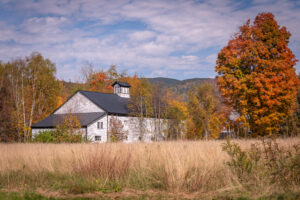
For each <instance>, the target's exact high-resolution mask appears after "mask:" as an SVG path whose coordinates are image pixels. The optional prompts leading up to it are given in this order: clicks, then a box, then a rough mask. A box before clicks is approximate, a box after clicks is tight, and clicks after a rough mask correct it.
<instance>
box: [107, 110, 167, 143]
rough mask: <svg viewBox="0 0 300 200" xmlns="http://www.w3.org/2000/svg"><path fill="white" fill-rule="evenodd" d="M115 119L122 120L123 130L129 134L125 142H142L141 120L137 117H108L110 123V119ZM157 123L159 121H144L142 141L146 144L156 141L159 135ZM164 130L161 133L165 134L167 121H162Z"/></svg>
mask: <svg viewBox="0 0 300 200" xmlns="http://www.w3.org/2000/svg"><path fill="white" fill-rule="evenodd" d="M112 117H114V118H117V119H118V120H120V121H121V122H122V124H123V126H124V127H123V130H124V131H125V132H127V134H128V137H127V140H126V141H124V142H137V141H140V136H141V134H140V128H139V118H137V117H125V116H124V117H123V116H108V123H109V121H110V119H111V118H112ZM155 122H157V119H154V118H145V119H144V122H143V123H144V125H145V130H144V134H143V137H142V141H144V142H150V141H152V140H153V139H154V137H155V134H157V130H156V129H155ZM161 124H162V128H161V132H164V131H165V130H166V128H167V126H166V120H161ZM163 135H164V134H163ZM158 139H159V140H161V139H162V138H161V137H158Z"/></svg>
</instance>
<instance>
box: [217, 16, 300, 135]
mask: <svg viewBox="0 0 300 200" xmlns="http://www.w3.org/2000/svg"><path fill="white" fill-rule="evenodd" d="M290 36H291V34H290V33H289V32H288V31H287V30H286V28H285V27H280V26H279V25H278V24H277V22H276V20H275V19H274V15H273V14H272V13H260V14H259V15H258V16H256V18H255V20H254V23H253V24H250V20H248V21H247V22H246V24H245V25H243V26H241V27H240V29H239V32H238V33H236V34H235V35H234V38H233V39H232V40H230V41H229V42H228V44H227V46H225V47H224V48H223V49H222V50H221V51H220V53H219V54H218V59H217V62H216V72H217V73H218V76H217V81H218V85H219V89H220V91H221V93H222V95H223V96H225V98H226V99H227V100H228V102H229V103H231V104H232V105H233V107H234V108H235V109H236V110H237V111H238V112H239V113H240V118H239V121H240V122H242V123H243V124H244V125H245V126H248V127H250V129H251V131H252V132H253V133H254V135H270V134H272V133H277V132H278V130H279V126H280V124H281V123H283V122H284V120H285V119H286V118H287V117H288V116H289V115H290V114H291V113H292V108H293V106H294V103H295V98H296V94H297V90H298V88H299V80H298V78H297V75H296V73H295V68H294V66H295V65H296V62H297V61H298V60H297V59H296V58H295V55H294V54H293V52H292V51H291V49H290V48H289V47H288V43H289V39H290Z"/></svg>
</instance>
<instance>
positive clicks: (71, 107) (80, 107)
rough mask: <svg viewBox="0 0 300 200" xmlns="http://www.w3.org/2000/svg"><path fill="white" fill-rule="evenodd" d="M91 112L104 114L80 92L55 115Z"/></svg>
mask: <svg viewBox="0 0 300 200" xmlns="http://www.w3.org/2000/svg"><path fill="white" fill-rule="evenodd" d="M89 112H103V110H102V109H101V108H99V107H98V106H97V105H96V104H94V103H93V102H92V101H91V100H89V99H88V98H86V97H85V96H84V95H82V94H81V93H80V92H77V93H76V94H75V95H74V96H73V97H72V98H71V99H69V100H68V101H67V102H66V103H65V104H64V105H62V106H61V107H60V108H59V109H58V110H56V111H55V112H54V114H66V113H89Z"/></svg>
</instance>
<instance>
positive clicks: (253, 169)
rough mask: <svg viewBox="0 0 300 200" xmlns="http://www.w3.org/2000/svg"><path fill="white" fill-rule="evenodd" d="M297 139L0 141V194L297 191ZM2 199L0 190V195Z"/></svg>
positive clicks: (222, 195)
mask: <svg viewBox="0 0 300 200" xmlns="http://www.w3.org/2000/svg"><path fill="white" fill-rule="evenodd" d="M299 145H300V138H288V139H277V140H276V141H271V140H267V141H264V142H262V141H259V140H233V141H231V142H229V141H227V142H226V141H224V140H223V141H220V140H219V141H174V142H172V141H170V142H157V143H156V142H155V143H133V144H125V143H105V144H84V143H83V144H38V143H12V144H4V143H1V144H0V191H2V192H8V193H9V192H16V191H18V192H20V191H23V192H28V191H33V192H35V193H38V194H41V195H43V196H46V197H53V198H73V197H74V198H75V197H77V198H81V197H82V198H83V197H86V198H87V197H88V198H93V197H103V198H127V197H128V198H129V197H130V198H131V197H132V198H134V197H136V198H138V197H139V196H144V197H145V198H144V199H153V198H155V199H159V198H162V199H164V198H177V199H180V198H182V199H194V198H197V199H236V198H239V197H245V198H253V199H255V198H259V197H272V195H275V196H276V195H281V194H291V195H294V196H293V197H291V199H293V198H296V197H297V198H298V197H299V194H300V193H299V191H300V166H299V165H300V158H299V157H300V146H299ZM0 197H1V195H0Z"/></svg>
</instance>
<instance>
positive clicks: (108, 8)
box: [0, 0, 300, 80]
mask: <svg viewBox="0 0 300 200" xmlns="http://www.w3.org/2000/svg"><path fill="white" fill-rule="evenodd" d="M260 12H272V13H273V14H274V15H275V18H276V20H277V21H278V23H279V24H280V25H282V26H286V27H287V29H288V30H289V31H290V32H291V33H292V38H291V41H290V48H291V49H292V50H293V52H294V54H295V55H296V57H297V58H298V59H299V58H300V1H289V0H270V1H269V0H253V1H251V0H244V1H239V0H236V1H230V0H228V1H227V0H209V1H189V0H170V1H167V0H166V1H162V0H149V1H146V0H140V1H135V0H113V1H102V0H41V1H39V0H0V60H2V61H10V60H12V59H13V58H16V57H23V56H28V55H30V54H31V52H40V53H42V55H43V56H44V57H47V58H50V60H51V61H52V62H54V63H56V67H57V77H58V78H60V79H64V80H77V79H78V78H79V77H80V72H81V68H82V67H83V66H86V65H88V64H93V65H94V67H95V68H96V69H107V68H108V67H109V66H110V65H112V64H115V65H117V67H118V70H120V71H122V70H126V71H127V72H128V73H129V74H133V73H134V72H137V73H138V74H139V75H142V76H144V77H158V76H164V77H170V78H177V79H186V78H194V77H214V76H215V75H216V74H215V72H214V66H215V60H216V56H217V54H218V52H219V51H220V49H221V48H222V47H223V46H224V45H226V43H227V42H228V40H229V39H230V37H231V36H232V35H233V33H235V32H237V31H238V27H239V26H240V25H242V24H243V23H245V22H246V20H247V19H248V18H250V19H254V17H255V16H256V15H257V14H258V13H260ZM296 68H297V71H300V64H298V65H297V66H296Z"/></svg>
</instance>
